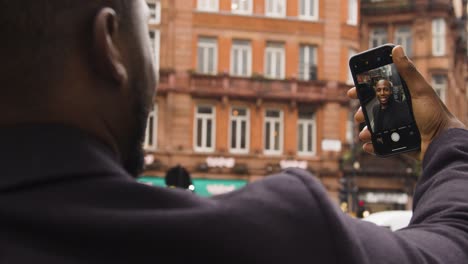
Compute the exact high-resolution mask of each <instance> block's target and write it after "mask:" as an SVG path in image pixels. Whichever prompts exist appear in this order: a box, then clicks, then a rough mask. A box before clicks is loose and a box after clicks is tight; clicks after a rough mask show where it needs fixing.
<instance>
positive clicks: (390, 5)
mask: <svg viewBox="0 0 468 264" xmlns="http://www.w3.org/2000/svg"><path fill="white" fill-rule="evenodd" d="M451 7H452V4H451V0H380V1H379V0H362V2H361V13H362V15H370V16H372V15H385V14H396V13H405V12H415V11H423V10H428V11H433V10H439V11H440V10H450V8H451Z"/></svg>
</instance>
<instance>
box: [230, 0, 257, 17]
mask: <svg viewBox="0 0 468 264" xmlns="http://www.w3.org/2000/svg"><path fill="white" fill-rule="evenodd" d="M234 1H236V2H240V1H242V0H231V12H232V13H233V14H239V15H250V14H252V12H253V0H245V1H246V3H247V9H233V5H234V4H235V3H234ZM237 4H238V6H240V4H239V3H237Z"/></svg>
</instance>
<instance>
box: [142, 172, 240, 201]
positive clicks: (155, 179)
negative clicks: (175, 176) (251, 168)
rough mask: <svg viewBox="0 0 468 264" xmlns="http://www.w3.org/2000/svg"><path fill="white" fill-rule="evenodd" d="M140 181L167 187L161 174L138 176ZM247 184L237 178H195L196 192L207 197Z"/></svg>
mask: <svg viewBox="0 0 468 264" xmlns="http://www.w3.org/2000/svg"><path fill="white" fill-rule="evenodd" d="M138 182H140V183H142V184H146V185H151V186H159V187H166V183H165V180H164V177H161V176H142V177H140V178H138ZM246 184H247V181H246V180H237V179H232V180H229V179H205V178H195V179H193V186H194V187H195V190H194V191H195V193H196V194H197V195H200V196H206V197H209V196H212V195H217V194H223V193H227V192H231V191H234V190H237V189H240V188H242V187H244V186H245V185H246Z"/></svg>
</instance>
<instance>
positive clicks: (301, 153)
mask: <svg viewBox="0 0 468 264" xmlns="http://www.w3.org/2000/svg"><path fill="white" fill-rule="evenodd" d="M300 125H302V130H303V131H302V133H303V137H302V140H303V142H302V145H303V146H302V147H303V149H307V144H308V140H311V141H312V142H311V144H312V150H311V151H309V150H305V151H304V150H303V151H301V150H300V148H299V147H300V144H299V143H300V142H299V140H300V138H299V132H300V128H299V127H300ZM309 125H311V128H312V135H311V136H312V137H311V138H310V139H309V138H308V134H307V132H308V129H309V127H308V126H309ZM316 154H317V114H316V113H313V117H312V118H301V117H300V116H298V118H297V155H298V156H305V157H310V156H315V155H316Z"/></svg>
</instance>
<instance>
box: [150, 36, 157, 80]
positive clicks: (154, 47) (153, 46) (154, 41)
mask: <svg viewBox="0 0 468 264" xmlns="http://www.w3.org/2000/svg"><path fill="white" fill-rule="evenodd" d="M149 36H150V46H151V51H152V52H153V58H154V68H155V70H156V74H157V75H158V76H157V77H158V78H157V79H159V42H160V40H159V39H160V34H159V30H150V31H149Z"/></svg>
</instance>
